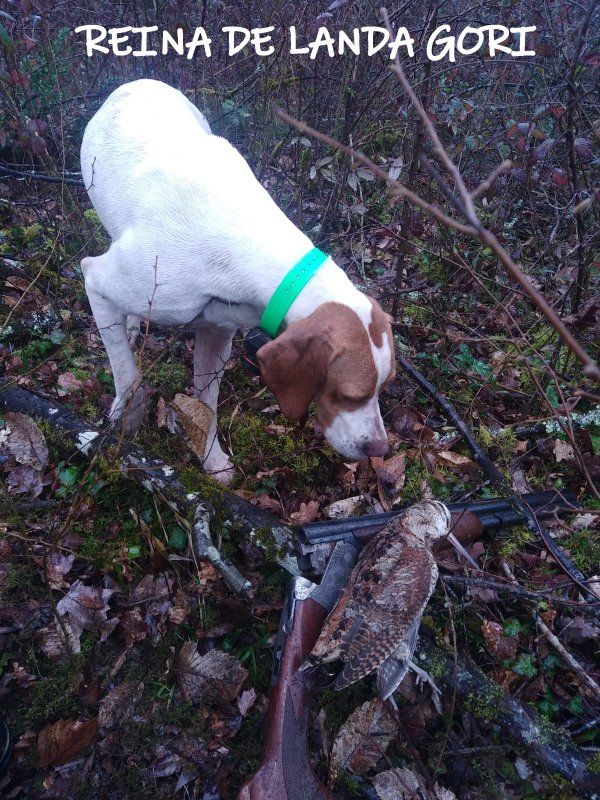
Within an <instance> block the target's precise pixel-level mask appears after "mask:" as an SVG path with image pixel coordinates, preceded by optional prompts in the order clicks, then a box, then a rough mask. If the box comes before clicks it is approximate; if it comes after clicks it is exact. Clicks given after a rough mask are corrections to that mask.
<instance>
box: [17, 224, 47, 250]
mask: <svg viewBox="0 0 600 800" xmlns="http://www.w3.org/2000/svg"><path fill="white" fill-rule="evenodd" d="M43 230H44V229H43V228H42V226H41V225H39V224H38V223H37V222H34V224H33V225H28V226H27V227H26V228H23V230H22V237H23V242H24V243H25V244H29V245H31V244H33V243H34V242H36V240H38V239H39V238H40V236H41V234H42V232H43Z"/></svg>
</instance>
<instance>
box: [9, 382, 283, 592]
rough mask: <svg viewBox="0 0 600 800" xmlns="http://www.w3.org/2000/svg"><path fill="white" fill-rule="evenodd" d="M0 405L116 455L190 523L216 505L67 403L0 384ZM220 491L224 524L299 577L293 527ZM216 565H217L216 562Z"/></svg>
mask: <svg viewBox="0 0 600 800" xmlns="http://www.w3.org/2000/svg"><path fill="white" fill-rule="evenodd" d="M0 408H3V409H5V410H6V411H18V412H21V413H22V414H28V415H29V416H30V417H33V418H34V419H36V420H38V421H42V422H46V423H48V424H50V425H52V426H53V427H55V428H58V429H60V430H61V431H62V433H63V435H65V436H67V437H68V438H69V439H71V440H72V441H73V444H74V445H75V446H76V448H77V450H79V452H80V453H82V454H83V455H85V456H88V457H91V456H92V455H93V454H94V453H95V452H97V451H98V450H100V449H101V450H102V452H103V455H104V456H105V457H106V456H108V457H113V454H114V459H115V463H116V464H117V465H118V467H119V469H120V470H121V472H122V473H123V474H124V475H125V476H126V477H127V478H130V479H131V480H134V481H135V482H136V483H139V484H140V485H142V486H143V487H144V488H145V489H147V490H148V491H150V492H155V493H156V494H158V495H160V496H161V497H162V498H163V499H164V500H165V501H166V502H168V503H169V505H170V506H171V508H173V509H174V510H175V511H177V512H178V513H179V514H181V515H182V516H183V517H187V518H188V519H189V520H190V522H192V521H193V520H194V518H195V516H196V513H197V510H198V506H199V505H200V504H202V503H203V502H205V501H207V500H208V501H212V502H213V503H214V497H212V498H206V497H201V495H200V493H198V492H189V491H187V490H186V489H185V487H184V485H183V483H182V481H181V478H180V476H179V474H178V472H177V470H176V469H175V468H174V467H172V466H170V465H169V464H166V463H165V462H164V461H159V460H157V459H155V458H151V457H150V456H148V454H147V453H145V452H144V450H143V448H141V447H140V446H139V445H137V444H136V443H135V442H132V441H131V440H125V439H122V437H119V436H118V435H116V433H117V431H116V430H115V428H114V427H113V428H109V429H107V430H101V429H99V428H97V427H95V426H94V425H90V424H89V422H86V421H85V420H84V419H82V418H81V417H80V416H78V415H77V414H76V413H75V412H74V411H72V410H71V409H70V408H69V407H68V406H66V405H63V404H60V403H54V402H52V401H51V400H48V399H47V398H45V397H41V396H40V395H38V394H35V393H34V392H30V391H28V390H26V389H21V388H20V387H16V386H3V387H1V388H0ZM217 491H218V492H219V510H220V511H221V512H222V515H223V517H224V520H225V522H224V524H225V525H226V526H228V527H232V528H235V529H236V530H238V531H239V532H240V533H241V534H242V535H243V536H245V537H247V538H248V539H249V540H250V541H255V542H256V543H257V544H259V545H260V546H262V547H263V549H265V543H264V542H263V541H262V537H260V541H259V540H258V539H257V537H259V534H261V533H264V534H265V537H266V539H267V546H266V549H267V550H268V551H269V552H271V553H272V554H273V557H274V559H275V561H277V563H278V564H280V565H281V566H282V567H283V568H284V569H286V570H287V571H288V572H290V573H291V574H293V575H298V574H299V569H298V562H297V561H296V559H295V557H294V556H292V555H290V553H291V546H290V543H291V541H292V536H293V533H292V529H291V528H290V527H288V526H287V525H284V524H283V523H282V522H281V520H280V519H278V518H277V517H276V516H275V515H274V514H270V513H269V512H267V511H263V510H262V509H260V508H256V507H255V506H253V505H252V504H251V503H249V502H248V501H246V500H243V499H242V498H241V497H238V496H237V495H236V494H234V493H233V492H229V491H227V490H226V489H223V490H218V489H217ZM227 564H228V567H227V569H228V577H227V578H226V579H227V581H228V583H229V584H230V585H231V586H233V585H235V583H236V581H239V583H240V585H241V586H242V585H245V584H244V578H243V576H242V575H239V574H238V576H236V577H235V578H234V579H233V581H232V572H231V568H232V567H233V565H230V564H229V562H227ZM215 566H217V568H218V564H215Z"/></svg>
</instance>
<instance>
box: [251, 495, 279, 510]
mask: <svg viewBox="0 0 600 800" xmlns="http://www.w3.org/2000/svg"><path fill="white" fill-rule="evenodd" d="M256 505H257V506H258V507H259V508H262V510H263V511H271V512H272V513H273V514H281V503H280V502H279V500H275V498H274V497H269V495H268V494H259V495H256Z"/></svg>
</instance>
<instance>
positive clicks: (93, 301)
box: [81, 256, 145, 436]
mask: <svg viewBox="0 0 600 800" xmlns="http://www.w3.org/2000/svg"><path fill="white" fill-rule="evenodd" d="M102 258H103V257H102V256H99V257H97V258H84V259H83V261H82V262H81V268H82V271H83V274H84V277H85V290H86V293H87V296H88V300H89V301H90V306H91V308H92V313H93V314H94V319H95V320H96V325H97V326H98V330H99V331H100V336H101V337H102V341H103V343H104V347H105V348H106V352H107V353H108V360H109V361H110V366H111V369H112V373H113V379H114V382H115V395H116V396H115V400H114V402H113V404H112V408H111V410H110V418H111V420H117V419H122V420H123V425H124V432H125V434H126V435H127V436H131V435H133V434H134V433H136V432H137V430H138V429H139V427H140V425H141V424H142V420H143V418H144V411H145V403H144V393H143V390H142V387H141V376H140V373H139V370H138V367H137V364H136V362H135V359H134V357H133V353H132V351H131V347H130V345H129V340H128V338H127V330H126V328H125V319H126V317H125V314H123V313H122V312H121V311H120V310H119V309H118V308H117V307H116V306H115V305H113V303H111V302H110V300H107V299H106V298H105V297H103V296H102V295H101V294H100V293H99V292H98V291H97V289H96V288H95V286H94V283H95V282H94V270H95V269H96V268H97V269H100V270H101V269H102V265H101V264H98V262H99V261H101V259H102Z"/></svg>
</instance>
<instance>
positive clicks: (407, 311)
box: [402, 304, 433, 325]
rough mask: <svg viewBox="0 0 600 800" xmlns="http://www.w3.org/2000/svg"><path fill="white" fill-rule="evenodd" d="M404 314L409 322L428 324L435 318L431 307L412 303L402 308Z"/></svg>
mask: <svg viewBox="0 0 600 800" xmlns="http://www.w3.org/2000/svg"><path fill="white" fill-rule="evenodd" d="M402 315H403V316H404V317H405V318H407V320H406V321H407V322H418V323H420V324H421V325H426V324H427V323H428V322H431V320H432V319H433V313H432V312H431V310H430V309H429V308H426V307H425V306H417V305H410V304H409V305H405V306H404V307H403V308H402Z"/></svg>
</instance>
